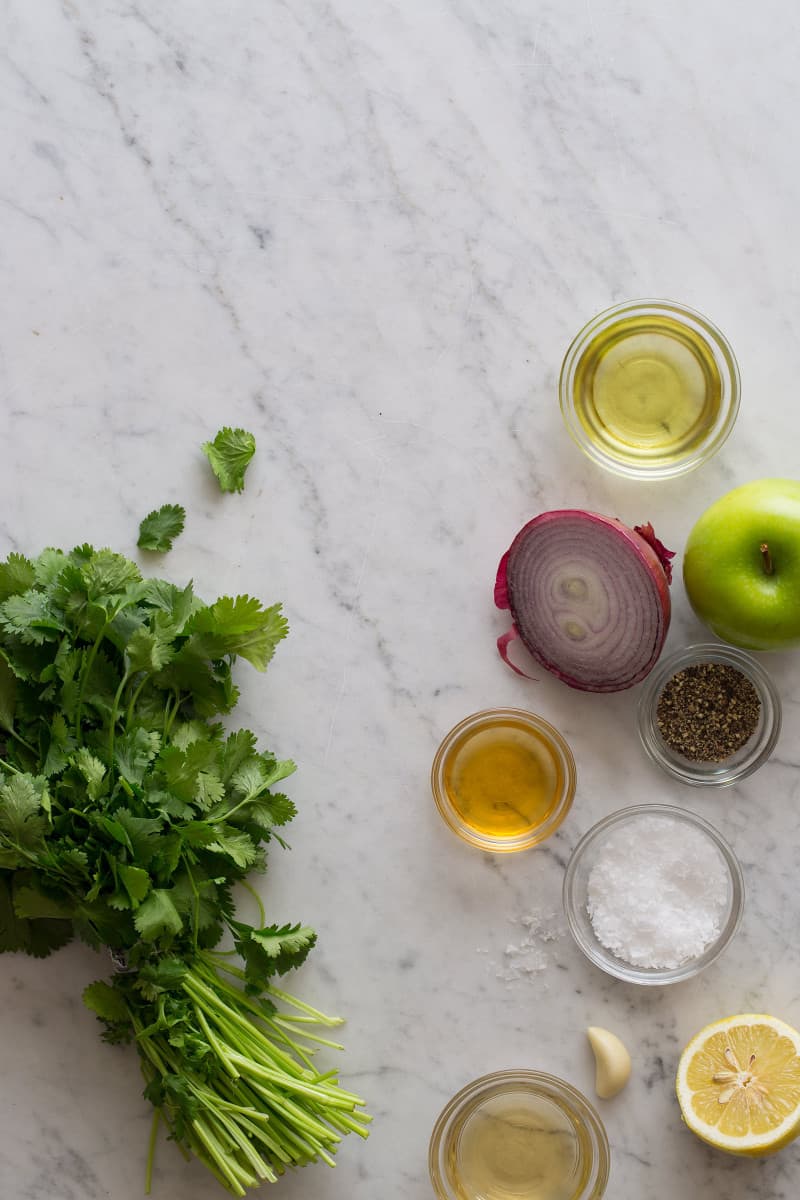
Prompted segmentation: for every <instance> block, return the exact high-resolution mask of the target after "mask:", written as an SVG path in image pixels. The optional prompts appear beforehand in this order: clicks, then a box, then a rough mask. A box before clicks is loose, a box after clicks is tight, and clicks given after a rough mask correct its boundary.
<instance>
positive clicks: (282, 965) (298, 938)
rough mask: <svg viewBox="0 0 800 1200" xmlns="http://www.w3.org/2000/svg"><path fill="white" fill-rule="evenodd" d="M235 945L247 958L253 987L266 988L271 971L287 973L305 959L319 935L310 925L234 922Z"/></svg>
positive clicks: (248, 972)
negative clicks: (252, 924) (251, 924)
mask: <svg viewBox="0 0 800 1200" xmlns="http://www.w3.org/2000/svg"><path fill="white" fill-rule="evenodd" d="M230 927H231V931H232V933H233V938H234V945H235V946H236V949H237V950H238V952H239V954H240V955H241V956H242V958H243V959H244V963H245V973H246V976H247V981H248V985H249V988H250V990H252V991H261V990H263V986H264V982H265V980H267V979H268V978H269V977H270V975H275V974H278V975H285V974H286V972H287V971H290V970H292V969H293V968H294V967H299V966H300V964H301V963H303V962H304V961H305V959H306V958H307V956H308V953H309V951H310V950H311V948H312V947H313V946H314V944H315V942H316V940H317V935H316V934H315V932H314V930H313V929H309V927H308V926H307V925H268V926H266V927H265V928H264V929H253V927H252V926H250V925H245V924H243V923H242V922H239V921H231V922H230Z"/></svg>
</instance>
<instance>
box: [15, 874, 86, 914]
mask: <svg viewBox="0 0 800 1200" xmlns="http://www.w3.org/2000/svg"><path fill="white" fill-rule="evenodd" d="M26 874H27V873H26ZM15 876H16V877H17V879H19V878H20V876H22V877H23V878H24V877H25V876H24V875H23V873H22V872H20V871H16V872H15ZM14 912H15V913H16V914H17V916H18V917H26V918H28V919H30V920H39V919H41V918H42V917H47V918H50V919H53V920H56V921H68V920H69V919H70V917H71V916H72V912H73V908H72V906H71V905H69V904H67V903H65V902H64V901H63V900H57V899H56V898H55V897H54V896H47V895H45V893H44V892H43V891H41V890H40V889H39V888H38V887H36V886H35V885H33V884H32V883H26V884H20V883H15V886H14Z"/></svg>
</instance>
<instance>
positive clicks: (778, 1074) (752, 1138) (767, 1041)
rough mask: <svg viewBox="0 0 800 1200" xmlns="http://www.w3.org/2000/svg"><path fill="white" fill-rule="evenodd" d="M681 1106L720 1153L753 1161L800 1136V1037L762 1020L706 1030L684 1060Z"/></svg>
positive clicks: (742, 1019) (741, 1019) (734, 1020)
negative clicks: (721, 1151) (742, 1155)
mask: <svg viewBox="0 0 800 1200" xmlns="http://www.w3.org/2000/svg"><path fill="white" fill-rule="evenodd" d="M676 1091H677V1093H678V1103H679V1104H680V1106H681V1112H682V1113H683V1119H684V1121H685V1122H686V1124H687V1125H688V1126H689V1128H690V1129H691V1130H692V1131H693V1132H694V1133H696V1134H697V1136H698V1137H700V1138H702V1139H703V1141H704V1142H708V1143H709V1145H711V1146H716V1147H717V1148H718V1149H719V1150H727V1151H728V1152H729V1153H731V1154H747V1155H751V1156H752V1157H754V1158H757V1157H759V1156H760V1155H763V1154H774V1152H775V1151H776V1150H780V1149H781V1147H782V1146H785V1145H787V1143H788V1142H791V1141H792V1140H793V1139H794V1138H796V1137H797V1135H798V1134H800V1033H798V1032H797V1030H796V1029H792V1027H791V1025H787V1024H786V1022H785V1021H779V1020H778V1018H777V1017H768V1016H764V1015H763V1014H761V1013H741V1014H740V1015H739V1016H735V1017H726V1018H725V1019H724V1020H723V1021H716V1022H715V1023H714V1024H713V1025H707V1026H706V1028H705V1029H703V1030H701V1032H700V1033H698V1034H697V1036H696V1037H693V1038H692V1040H691V1041H690V1042H689V1045H688V1046H687V1047H686V1049H685V1050H684V1052H683V1054H682V1055H681V1061H680V1063H679V1065H678V1078H677V1081H676Z"/></svg>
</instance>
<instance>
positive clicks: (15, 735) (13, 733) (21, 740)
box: [4, 729, 39, 758]
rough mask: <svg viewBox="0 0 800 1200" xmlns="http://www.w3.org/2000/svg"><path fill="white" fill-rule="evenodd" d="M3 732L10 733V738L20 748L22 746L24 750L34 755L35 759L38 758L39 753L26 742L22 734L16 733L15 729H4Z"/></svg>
mask: <svg viewBox="0 0 800 1200" xmlns="http://www.w3.org/2000/svg"><path fill="white" fill-rule="evenodd" d="M4 732H5V733H10V734H11V736H12V737H13V738H15V739H16V741H18V742H19V744H20V745H21V746H24V747H25V749H26V750H30V752H31V754H33V755H35V756H36V757H37V758H38V757H39V751H38V750H37V749H36V747H35V746H32V745H31V744H30V742H26V741H25V738H24V737H23V736H22V734H19V733H17V731H16V729H6V730H4Z"/></svg>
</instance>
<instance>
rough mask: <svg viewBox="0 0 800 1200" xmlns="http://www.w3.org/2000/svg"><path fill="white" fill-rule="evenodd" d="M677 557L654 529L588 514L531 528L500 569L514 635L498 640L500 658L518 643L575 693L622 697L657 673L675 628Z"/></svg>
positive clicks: (543, 519)
mask: <svg viewBox="0 0 800 1200" xmlns="http://www.w3.org/2000/svg"><path fill="white" fill-rule="evenodd" d="M673 557H674V554H673V552H672V551H670V550H667V549H666V547H665V546H664V545H663V544H662V543H661V542H660V541H659V540H658V538H657V537H656V536H655V534H654V533H653V527H652V525H637V526H636V527H635V528H634V529H629V528H628V526H627V525H623V524H622V522H621V521H617V520H615V519H614V518H612V517H604V516H601V515H600V514H599V513H593V512H585V511H584V510H582V509H559V510H556V511H554V512H546V513H542V514H541V515H540V516H538V517H535V518H534V519H533V520H532V521H529V522H528V524H527V525H525V526H524V527H523V528H522V529H521V530H520V531H519V533H518V534H517V536H516V537H515V538H514V541H513V542H512V543H511V546H510V548H509V549H508V550H507V551H506V553H505V554H504V555H503V557H502V559H501V560H500V566H499V567H498V570H497V580H496V582H495V588H494V600H495V604H496V605H497V607H498V608H509V609H510V610H511V615H512V617H513V618H514V624H513V625H512V627H511V629H510V630H509V631H508V632H507V633H504V634H503V635H502V636H501V637H499V638H498V639H497V648H498V650H499V652H500V655H501V657H502V658H503V660H504V661H505V662H507V663H508V665H509V666H510V667H512V668H513V669H514V670H515V671H517V673H518V674H524V672H522V671H520V669H519V667H516V666H514V664H513V663H512V662H511V659H510V658H509V656H508V646H509V643H510V642H511V641H512V640H513V639H514V638H515V637H519V638H521V639H522V641H523V643H524V644H525V646H526V647H527V649H528V650H529V652H530V653H531V654H532V655H533V657H534V658H535V659H536V661H537V662H539V663H541V665H542V666H543V667H545V668H546V670H548V671H551V672H552V673H553V674H554V675H557V676H558V678H559V679H561V680H563V682H564V683H566V684H568V685H569V687H574V688H580V689H581V690H582V691H586V692H619V691H622V690H623V689H624V688H629V687H632V686H633V685H634V684H635V683H639V682H640V681H641V680H642V679H644V678H645V676H646V675H647V674H648V673H649V672H650V671H651V670H652V668H653V667H654V666H655V664H656V661H657V660H658V656H659V654H660V653H661V648H662V646H663V645H664V639H665V637H666V636H667V629H668V628H669V618H670V600H669V584H670V583H671V581H672V568H671V566H670V561H669V560H670V559H671V558H673Z"/></svg>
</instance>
